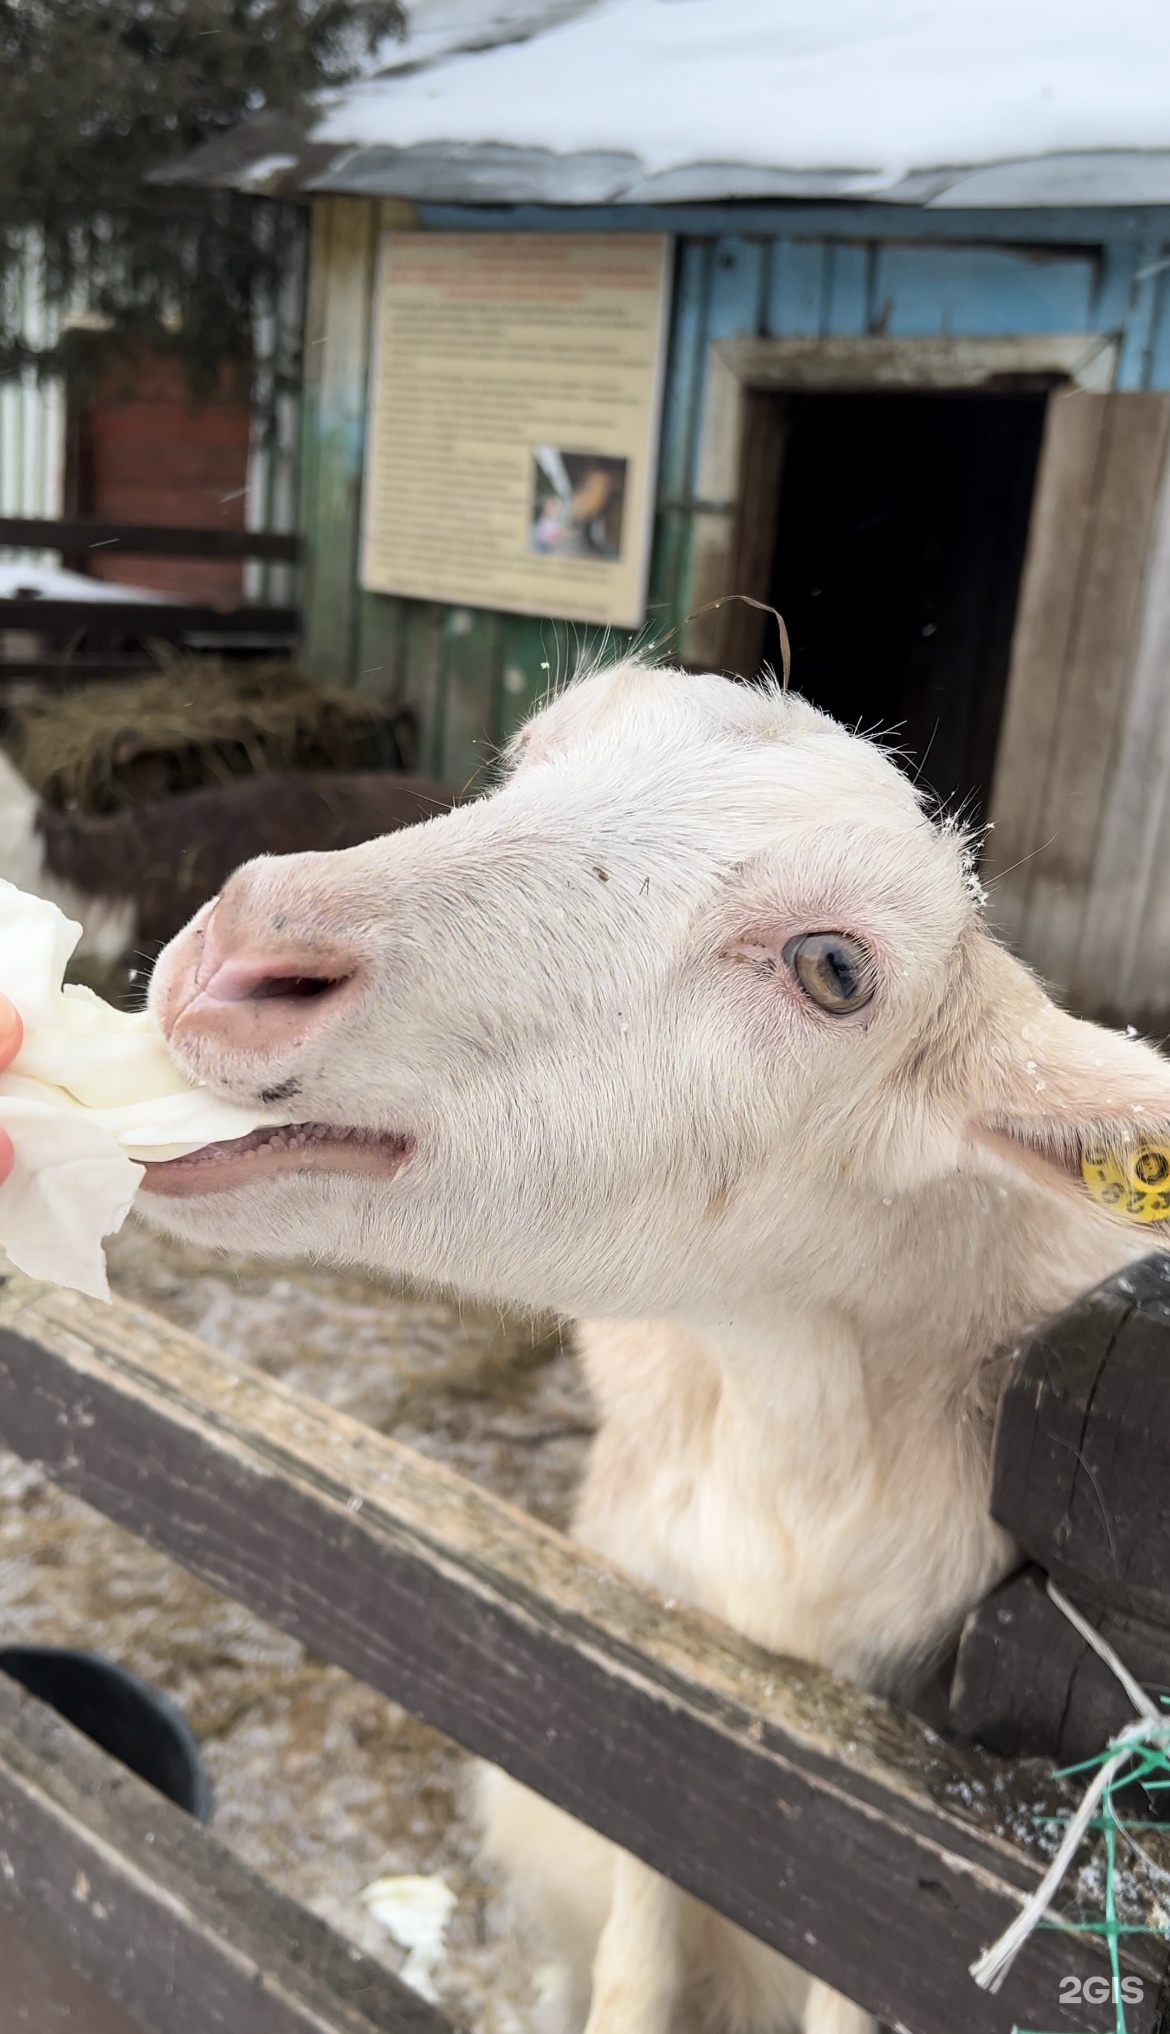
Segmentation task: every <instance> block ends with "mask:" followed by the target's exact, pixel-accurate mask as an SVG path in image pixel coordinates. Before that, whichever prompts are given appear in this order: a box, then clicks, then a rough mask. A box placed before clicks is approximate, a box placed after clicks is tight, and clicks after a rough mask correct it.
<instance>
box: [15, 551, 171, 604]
mask: <svg viewBox="0 0 1170 2034" xmlns="http://www.w3.org/2000/svg"><path fill="white" fill-rule="evenodd" d="M169 599H170V595H169V594H166V593H151V592H149V591H148V590H147V588H146V587H145V586H123V585H122V583H121V581H118V582H117V583H115V582H114V581H113V580H111V579H87V578H86V576H85V574H84V572H70V571H69V570H68V569H67V567H65V566H64V565H36V564H21V563H19V562H18V563H16V564H12V563H11V562H5V561H4V560H3V559H0V600H149V601H153V602H157V603H159V604H160V605H162V606H164V607H165V606H166V604H167V602H168V601H169Z"/></svg>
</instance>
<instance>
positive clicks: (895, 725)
mask: <svg viewBox="0 0 1170 2034" xmlns="http://www.w3.org/2000/svg"><path fill="white" fill-rule="evenodd" d="M1045 402H1046V392H1042V391H1037V392H1036V393H1027V394H1020V393H1013V394H1003V395H971V396H968V395H933V394H921V395H809V396H805V395H790V396H786V397H783V398H781V399H779V401H777V400H776V399H775V398H773V399H772V417H771V419H770V420H769V421H770V423H771V425H772V428H773V429H774V430H776V431H778V432H779V433H780V434H782V457H781V468H780V492H779V503H778V514H777V523H776V548H775V557H774V564H773V571H772V587H771V592H770V594H769V600H770V601H771V603H772V605H774V606H775V607H778V608H779V609H780V612H781V613H782V614H783V616H784V619H785V622H786V624H787V627H788V631H789V635H790V638H791V642H792V651H793V668H792V684H793V689H794V690H795V691H797V692H800V693H803V695H804V696H805V698H807V699H811V700H812V701H813V702H814V703H815V704H816V705H817V706H822V707H824V708H825V710H826V711H827V712H829V713H832V714H834V715H835V716H836V717H837V718H838V719H840V720H842V721H844V722H846V723H847V725H849V726H851V727H852V726H860V727H861V728H862V729H865V730H875V729H880V730H882V731H885V732H888V733H890V735H891V736H892V739H893V740H894V741H895V742H896V743H897V745H898V746H899V747H900V748H902V749H904V750H905V751H906V752H907V757H908V761H909V764H910V767H911V768H912V769H913V770H915V771H916V772H919V773H920V774H921V779H922V782H923V783H924V784H925V785H926V786H927V787H928V788H929V789H930V790H931V791H932V792H934V793H935V795H936V796H937V797H939V798H940V799H942V800H944V801H945V803H946V804H947V805H948V806H949V807H952V808H954V807H956V806H960V805H961V806H962V808H963V810H964V811H965V812H967V813H969V814H970V815H971V816H972V817H974V818H978V817H979V816H980V815H981V814H983V813H985V812H986V806H987V798H988V794H989V790H990V784H991V774H992V770H993V767H994V763H995V748H996V741H997V738H998V734H999V724H1000V717H1001V714H1002V710H1003V698H1004V689H1005V686H1006V683H1007V672H1008V659H1009V655H1010V651H1011V639H1012V627H1013V623H1014V620H1015V612H1016V598H1017V594H1018V591H1019V583H1020V571H1021V567H1022V565H1023V558H1024V546H1025V542H1026V540H1027V534H1028V517H1029V512H1030V509H1031V503H1032V490H1033V484H1034V481H1035V476H1036V462H1037V459H1038V457H1039V452H1040V438H1041V433H1042V430H1043V426H1044V408H1045ZM761 421H762V420H761Z"/></svg>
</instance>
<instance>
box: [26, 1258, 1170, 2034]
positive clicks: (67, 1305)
mask: <svg viewBox="0 0 1170 2034" xmlns="http://www.w3.org/2000/svg"><path fill="white" fill-rule="evenodd" d="M0 1441H2V1442H3V1443H4V1444H5V1445H6V1446H8V1447H9V1448H11V1449H13V1450H14V1451H15V1452H16V1453H17V1454H19V1455H22V1456H24V1457H25V1458H26V1459H29V1460H35V1461H37V1462H39V1463H41V1464H43V1465H44V1467H45V1469H46V1471H47V1472H48V1474H49V1475H50V1476H51V1477H52V1478H53V1479H54V1481H56V1482H57V1483H59V1484H60V1485H61V1486H62V1488H64V1489H66V1490H69V1491H71V1492H73V1493H75V1494H76V1495H77V1496H79V1497H81V1498H83V1499H84V1500H85V1501H86V1502H88V1503H90V1504H92V1505H94V1506H96V1508H97V1509H98V1510H100V1511H102V1512H104V1513H105V1514H106V1515H107V1516H108V1517H110V1518H112V1519H114V1520H115V1521H117V1522H118V1523H119V1524H121V1525H123V1526H125V1527H126V1528H127V1529H129V1530H130V1531H132V1532H135V1533H137V1534H139V1535H140V1536H141V1537H142V1538H144V1539H145V1540H147V1541H148V1542H149V1543H150V1544H151V1545H152V1546H155V1547H158V1548H161V1549H163V1550H164V1551H165V1552H167V1553H168V1554H170V1555H172V1556H173V1557H174V1558H175V1559H177V1560H178V1561H180V1562H181V1563H183V1565H184V1566H186V1567H188V1568H189V1569H191V1570H192V1572H193V1573H195V1574H197V1575H199V1576H200V1577H202V1578H203V1579H204V1580H205V1581H207V1582H209V1583H211V1584H212V1585H213V1586H215V1587H216V1588H218V1589H220V1590H222V1591H224V1592H226V1593H227V1594H228V1595H231V1596H233V1597H235V1598H237V1599H238V1600H239V1601H241V1602H242V1603H245V1604H246V1605H248V1607H249V1608H250V1609H252V1610H254V1611H256V1612H257V1613H259V1614H260V1615H261V1616H263V1617H266V1618H268V1619H269V1620H271V1622H272V1623H274V1624H276V1625H278V1626H280V1627H281V1629H283V1630H285V1631H287V1632H289V1633H291V1634H293V1635H294V1636H296V1637H297V1638H298V1639H301V1640H302V1641H304V1642H305V1643H306V1644H307V1645H309V1646H311V1647H312V1648H313V1649H314V1650H315V1651H316V1652H317V1653H319V1654H321V1655H323V1656H324V1657H325V1658H326V1659H328V1660H331V1661H334V1662H335V1663H337V1664H338V1665H340V1666H342V1667H344V1668H346V1669H348V1670H349V1671H350V1672H351V1673H353V1674H355V1675H357V1676H358V1677H359V1678H361V1679H362V1680H364V1681H366V1682H368V1683H369V1684H370V1685H372V1686H373V1687H375V1688H378V1689H380V1690H381V1691H382V1692H383V1693H384V1694H386V1695H388V1696H391V1697H393V1698H394V1699H395V1700H397V1701H399V1702H401V1703H403V1704H404V1705H405V1706H406V1707H408V1708H409V1709H411V1710H412V1711H414V1712H415V1713H416V1714H417V1715H419V1716H422V1717H424V1718H426V1720H427V1721H429V1722H430V1723H432V1724H434V1725H436V1726H437V1727H438V1728H439V1729H440V1730H442V1731H445V1732H446V1733H447V1734H448V1735H449V1736H450V1737H452V1738H454V1739H455V1740H457V1741H458V1742H459V1743H460V1744H462V1745H464V1746H465V1747H466V1748H467V1749H468V1750H470V1751H473V1752H477V1753H480V1754H482V1755H483V1756H485V1757H487V1758H489V1759H492V1760H494V1761H495V1762H496V1763H497V1764H499V1765H501V1766H503V1767H505V1768H506V1769H507V1770H508V1771H510V1772H512V1773H513V1774H514V1775H515V1776H516V1777H517V1778H518V1779H520V1780H522V1781H524V1782H525V1783H526V1784H527V1785H529V1786H531V1787H534V1788H535V1789H536V1790H537V1791H539V1792H540V1793H542V1794H544V1795H546V1796H547V1797H548V1798H549V1799H551V1800H553V1801H555V1802H557V1803H558V1804H559V1805H560V1806H562V1807H563V1808H566V1809H568V1810H570V1811H571V1812H572V1813H573V1814H574V1815H576V1816H578V1817H579V1818H580V1819H581V1820H583V1821H585V1822H587V1823H590V1824H591V1825H592V1826H594V1827H595V1828H597V1829H599V1830H601V1831H603V1832H604V1833H605V1834H606V1835H608V1836H610V1837H612V1838H614V1839H615V1840H616V1841H617V1842H618V1843H620V1844H622V1845H623V1846H624V1847H625V1848H627V1849H628V1850H630V1851H632V1852H634V1853H635V1854H636V1855H638V1856H640V1857H642V1858H644V1859H645V1860H646V1861H647V1862H649V1863H650V1864H652V1865H653V1866H655V1867H656V1868H657V1869H659V1870H661V1871H663V1872H665V1873H666V1874H668V1875H669V1876H670V1877H671V1878H673V1879H675V1880H676V1881H677V1882H678V1883H679V1884H680V1885H682V1886H683V1887H685V1888H686V1889H687V1890H689V1891H690V1892H692V1893H694V1894H696V1895H698V1896H699V1897H700V1898H701V1899H703V1900H705V1901H707V1902H708V1903H709V1904H710V1905H712V1906H713V1907H716V1908H718V1909H720V1910H721V1911H722V1912H723V1913H725V1914H727V1915H729V1916H730V1917H731V1918H732V1919H733V1920H734V1921H737V1922H738V1923H740V1924H741V1925H742V1926H743V1927H745V1928H747V1929H749V1930H750V1931H751V1932H752V1933H754V1934H756V1935H758V1936H760V1937H761V1938H762V1939H763V1940H765V1941H766V1942H769V1943H771V1944H773V1945H774V1946H775V1947H776V1948H777V1949H780V1950H782V1951H783V1952H784V1953H785V1954H786V1955H788V1956H790V1957H792V1958H793V1959H794V1960H795V1961H796V1962H798V1963H800V1964H801V1965H803V1966H804V1967H805V1968H806V1969H808V1970H810V1971H812V1972H814V1973H815V1974H816V1975H818V1976H820V1977H822V1978H825V1979H827V1980H828V1981H829V1982H830V1983H832V1984H833V1985H835V1986H837V1987H838V1988H839V1989H840V1990H842V1991H844V1992H846V1993H847V1994H849V1995H850V1996H851V1997H852V1998H854V1999H856V2000H858V2001H859V2002H860V2003H861V2004H862V2005H864V2006H866V2007H867V2008H869V2010H870V2011H872V2012H874V2013H876V2014H877V2015H878V2016H879V2017H880V2018H881V2019H883V2020H884V2021H885V2022H887V2023H888V2024H889V2025H891V2026H896V2027H900V2028H901V2029H903V2030H905V2029H912V2030H913V2034H993V2030H994V2034H1000V2030H1002V2034H1007V2030H1009V2029H1010V2028H1012V2027H1014V2026H1024V2027H1031V2028H1039V2029H1043V2028H1053V2027H1059V2026H1061V2025H1062V2024H1063V2025H1065V2026H1074V2025H1075V2026H1078V2027H1085V2026H1089V2027H1093V2026H1101V2027H1108V2026H1112V2023H1113V2011H1112V2008H1111V2007H1104V2008H1101V2007H1096V2008H1087V2007H1083V2006H1081V2007H1078V2008H1077V2009H1076V2011H1075V2013H1074V2016H1073V2018H1072V2019H1071V2020H1070V2019H1068V2018H1067V2017H1066V2016H1064V2015H1062V2014H1061V2013H1060V2009H1059V1998H1060V1984H1061V1980H1062V1979H1067V1978H1068V1977H1070V1976H1071V1977H1076V1978H1081V1979H1084V1978H1087V1977H1089V1976H1097V1977H1099V1976H1100V1975H1101V1973H1102V1972H1103V1971H1104V1970H1105V1968H1106V1966H1105V1962H1104V1957H1103V1955H1102V1953H1101V1952H1100V1951H1099V1949H1098V1948H1097V1946H1096V1945H1095V1944H1094V1942H1093V1941H1092V1939H1090V1938H1086V1937H1085V1936H1082V1935H1073V1934H1070V1933H1068V1932H1063V1931H1055V1930H1047V1931H1040V1932H1038V1933H1037V1934H1036V1935H1035V1936H1034V1937H1033V1938H1032V1940H1031V1942H1030V1943H1029V1945H1028V1946H1027V1948H1026V1949H1025V1951H1024V1952H1023V1954H1022V1955H1021V1957H1020V1959H1019V1962H1018V1964H1017V1965H1016V1967H1015V1969H1014V1971H1013V1972H1012V1974H1011V1976H1010V1977H1009V1979H1008V1981H1007V1983H1006V1984H1005V1986H1004V1988H1003V1990H1002V1992H1001V1993H1000V1994H999V1995H998V1996H994V1997H993V1996H989V1995H987V1994H985V1993H983V1992H981V1991H979V1990H978V1989H977V1987H976V1986H975V1985H974V1983H973V1982H972V1981H971V1979H970V1978H969V1977H968V1974H967V1966H968V1965H969V1963H970V1962H971V1961H972V1959H973V1958H974V1957H975V1956H976V1955H977V1953H978V1952H979V1950H980V1949H981V1948H983V1947H984V1946H985V1945H986V1944H987V1943H988V1942H990V1941H991V1939H992V1938H993V1937H994V1936H996V1935H997V1934H998V1933H999V1932H1000V1930H1001V1929H1002V1928H1003V1927H1004V1926H1005V1925H1006V1924H1007V1923H1008V1921H1009V1920H1011V1919H1012V1917H1013V1916H1014V1914H1015V1913H1016V1912H1017V1911H1018V1909H1019V1906H1020V1904H1021V1901H1022V1899H1023V1897H1025V1896H1026V1895H1027V1893H1028V1892H1030V1891H1031V1890H1032V1889H1033V1887H1034V1886H1035V1885H1036V1883H1037V1881H1038V1878H1039V1876H1040V1873H1041V1870H1042V1863H1043V1858H1042V1848H1041V1839H1040V1836H1039V1834H1038V1819H1037V1818H1038V1811H1039V1810H1040V1809H1042V1808H1045V1807H1047V1808H1048V1809H1049V1810H1051V1808H1052V1807H1053V1805H1054V1796H1053V1788H1052V1783H1051V1782H1050V1781H1049V1782H1047V1783H1045V1780H1044V1773H1043V1769H1040V1768H1036V1769H1032V1770H1031V1772H1030V1771H1029V1769H1028V1768H1024V1769H1023V1775H1024V1777H1023V1780H1021V1777H1020V1772H1019V1770H1017V1769H1014V1768H1009V1767H1007V1766H1005V1765H1004V1764H1002V1763H1001V1762H999V1761H997V1760H995V1759H993V1758H992V1757H991V1756H990V1755H988V1754H985V1753H981V1752H979V1751H976V1750H974V1749H972V1750H964V1749H963V1748H962V1747H955V1746H953V1745H950V1744H947V1743H944V1742H943V1741H941V1740H939V1739H938V1738H937V1737H935V1736H933V1735H932V1734H931V1733H930V1732H929V1731H928V1730H926V1729H925V1727H924V1726H922V1725H921V1724H919V1723H917V1722H916V1721H915V1720H914V1719H913V1718H910V1717H907V1716H905V1715H902V1714H901V1713H899V1712H896V1711H895V1710H893V1709H891V1708H889V1707H888V1706H887V1705H885V1704H884V1703H882V1702H880V1701H878V1700H876V1699H875V1698H872V1697H869V1696H867V1695H865V1694H863V1693H861V1692H860V1691H859V1690H857V1689H855V1688H852V1687H850V1686H847V1685H845V1684H842V1683H839V1682H835V1681H833V1680H832V1679H831V1678H830V1677H829V1676H827V1675H825V1674H822V1673H820V1672H819V1671H817V1670H815V1669H813V1668H810V1667H808V1666H805V1665H801V1664H799V1663H796V1662H791V1661H784V1660H778V1659H775V1658H773V1657H772V1656H770V1655H768V1654H765V1653H762V1652H760V1651H758V1650H757V1649H755V1648H754V1647H752V1646H751V1645H749V1644H748V1643H747V1642H746V1641H744V1640H741V1639H740V1638H738V1637H737V1636H736V1635H735V1634H733V1633H731V1632H729V1631H728V1630H726V1629H725V1628H724V1627H722V1626H720V1625H718V1624H717V1623H716V1622H714V1621H713V1620H710V1619H707V1618H705V1617H703V1616H701V1615H700V1614H698V1613H695V1612H693V1611H687V1610H682V1609H679V1608H676V1607H674V1606H672V1605H667V1604H666V1603H665V1602H664V1601H663V1600H662V1599H660V1598H659V1597H657V1596H656V1595H655V1594H654V1593H653V1592H651V1591H649V1590H646V1589H642V1588H639V1587H638V1586H637V1585H636V1584H634V1583H633V1582H631V1581H630V1580H628V1579H627V1578H626V1577H625V1576H623V1575H622V1574H620V1573H619V1572H618V1571H617V1570H615V1569H612V1568H610V1567H608V1566H606V1565H605V1564H604V1563H602V1562H600V1561H598V1560H596V1559H594V1558H592V1557H591V1556H589V1555H588V1554H586V1553H584V1552H583V1551H582V1550H580V1549H578V1548H575V1547H573V1546H572V1545H571V1544H570V1543H569V1542H568V1541H566V1540H564V1539H563V1538H561V1537H560V1536H559V1535H558V1534H556V1533H554V1532H551V1531H549V1530H548V1529H546V1528H544V1527H542V1526H541V1525H539V1524H537V1523H535V1522H534V1521H532V1520H531V1519H528V1518H527V1517H525V1516H524V1515H523V1514H521V1513H519V1512H517V1511H515V1510H513V1509H512V1508H511V1507H510V1506H508V1505H506V1504H504V1503H502V1502H500V1501H499V1500H498V1499H495V1498H493V1497H492V1496H490V1495H489V1494H487V1493H485V1492H484V1491H482V1490H479V1489H478V1488H476V1487H475V1486H474V1485H472V1484H470V1483H469V1482H467V1481H465V1480H464V1479H463V1478H461V1477H459V1476H456V1475H454V1474H452V1473H451V1472H450V1471H448V1470H446V1469H444V1468H442V1467H440V1466H437V1465H435V1464H433V1463H429V1462H426V1461H424V1460H423V1459H421V1458H420V1457H418V1456H417V1455H415V1454H413V1453H412V1452H411V1451H410V1450H409V1449H406V1448H403V1447H402V1446H400V1445H399V1444H397V1443H395V1442H394V1441H392V1440H387V1439H384V1438H383V1437H381V1436H380V1435H378V1434H376V1433H374V1432H372V1431H371V1430H370V1429H368V1428H365V1427H363V1426H361V1425H360V1424H358V1423H357V1422H356V1421H353V1420H351V1419H347V1418H345V1417H343V1416H342V1415H340V1414H337V1413H334V1412H331V1411H329V1410H328V1409H327V1408H325V1407H323V1406H321V1405H320V1404H318V1403H316V1402H315V1401H313V1400H310V1399H307V1398H304V1397H301V1396H300V1395H299V1394H297V1393H295V1392H293V1391H291V1390H289V1389H288V1388H286V1387H284V1386H282V1385H279V1384H276V1383H274V1382H272V1381H271V1380H269V1379H266V1378H264V1377H262V1376H260V1375H259V1374H257V1373H255V1372H251V1371H248V1370H246V1369H245V1370H241V1368H240V1366H239V1365H238V1364H235V1363H232V1362H231V1361H229V1360H228V1359H226V1358H225V1357H223V1356H221V1355H218V1354H217V1353H216V1352H215V1351H213V1350H210V1349H208V1348H207V1347H205V1346H204V1345H203V1344H201V1343H200V1342H198V1341H197V1340H195V1338H194V1337H192V1336H190V1335H187V1334H185V1333H183V1332H181V1331H180V1330H178V1329H175V1328H172V1327H170V1326H169V1325H167V1324H165V1323H163V1322H161V1321H159V1320H158V1319H157V1318H156V1317H154V1316H153V1315H151V1314H149V1313H147V1312H145V1311H144V1310H142V1309H139V1308H135V1307H132V1306H128V1305H125V1304H123V1303H115V1304H114V1305H113V1306H112V1307H106V1306H102V1305H100V1304H97V1303H95V1302H92V1301H88V1300H85V1299H82V1298H80V1297H79V1296H77V1295H75V1294H72V1293H62V1292H57V1291H54V1290H51V1289H48V1288H45V1287H41V1286H38V1285H35V1284H33V1283H32V1282H31V1281H28V1280H25V1279H22V1278H15V1277H14V1278H12V1279H11V1280H10V1281H8V1283H7V1284H6V1286H5V1287H4V1288H3V1291H2V1292H0ZM1033 1782H1034V1785H1033ZM1045 1784H1047V1793H1045V1791H1044V1788H1045ZM1022 1789H1023V1791H1021V1790H1022ZM1029 1789H1030V1791H1029ZM1160 1841H1161V1840H1160V1839H1159V1838H1158V1837H1157V1836H1156V1835H1152V1836H1151V1837H1149V1838H1148V1839H1147V1840H1146V1849H1147V1851H1148V1852H1149V1854H1150V1862H1149V1864H1148V1866H1147V1865H1145V1864H1142V1865H1140V1866H1139V1870H1138V1872H1137V1875H1136V1876H1135V1877H1134V1878H1133V1879H1132V1880H1131V1893H1130V1897H1131V1899H1132V1900H1133V1901H1134V1902H1136V1903H1137V1905H1136V1908H1135V1911H1140V1913H1141V1914H1142V1915H1149V1914H1152V1913H1154V1912H1155V1911H1156V1908H1157V1894H1158V1890H1159V1886H1160V1885H1164V1884H1165V1869H1164V1866H1165V1863H1166V1859H1165V1858H1164V1856H1163V1851H1162V1850H1160V1849H1159V1844H1160ZM1124 1956H1125V1968H1126V1969H1127V1971H1128V1972H1130V1973H1131V1974H1133V1975H1135V1976H1136V1977H1137V1978H1138V1979H1139V1980H1140V1988H1141V1991H1142V1997H1141V1999H1140V2000H1138V2001H1135V2002H1134V2003H1132V2004H1131V2005H1129V2006H1128V2007H1127V2020H1128V2025H1129V2029H1130V2034H1147V2030H1149V2034H1154V2030H1155V2029H1156V2028H1158V2027H1160V2025H1161V2021H1162V1983H1163V1977H1164V1966H1165V1956H1164V1954H1163V1952H1162V1950H1161V1947H1160V1946H1159V1945H1158V1944H1156V1943H1153V1942H1152V1941H1151V1940H1149V1939H1148V1938H1144V1937H1137V1938H1134V1937H1129V1938H1128V1939H1127V1947H1126V1949H1125V1952H1124ZM1094 1989H1098V1988H1097V1987H1094ZM1092 1995H1093V1993H1092V1991H1090V1997H1092ZM175 2024H176V2026H178V2025H179V2022H177V2021H176V2023H175ZM184 2024H185V2023H184Z"/></svg>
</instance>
